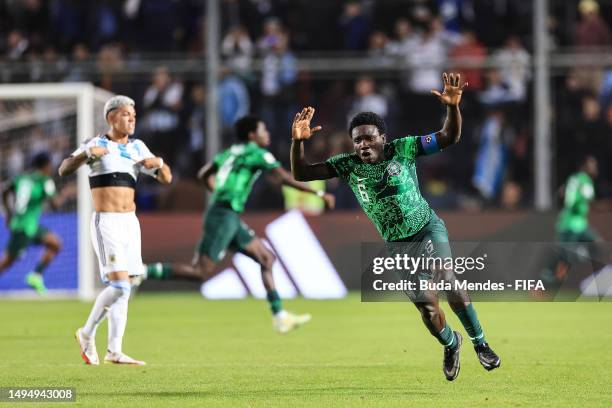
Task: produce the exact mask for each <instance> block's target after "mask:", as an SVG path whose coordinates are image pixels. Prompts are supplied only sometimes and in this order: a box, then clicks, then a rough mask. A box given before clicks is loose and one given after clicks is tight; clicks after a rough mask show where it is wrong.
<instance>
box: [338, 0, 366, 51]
mask: <svg viewBox="0 0 612 408" xmlns="http://www.w3.org/2000/svg"><path fill="white" fill-rule="evenodd" d="M339 25H340V28H341V32H342V33H344V49H345V50H348V51H362V50H365V49H366V45H367V41H368V34H369V33H370V22H369V19H368V17H367V16H366V14H365V12H364V9H363V6H362V5H361V3H360V2H359V1H356V0H349V1H347V2H346V3H345V4H344V11H343V12H342V15H341V16H340V21H339Z"/></svg>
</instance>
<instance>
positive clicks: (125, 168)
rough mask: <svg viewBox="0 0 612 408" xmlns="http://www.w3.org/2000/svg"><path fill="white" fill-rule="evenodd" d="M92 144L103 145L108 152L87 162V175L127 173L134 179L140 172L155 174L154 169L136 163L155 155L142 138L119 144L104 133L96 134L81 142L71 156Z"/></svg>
mask: <svg viewBox="0 0 612 408" xmlns="http://www.w3.org/2000/svg"><path fill="white" fill-rule="evenodd" d="M94 146H100V147H105V148H106V149H108V154H106V155H104V156H102V157H100V158H99V159H96V160H93V161H89V162H88V163H87V164H88V166H89V169H90V173H89V177H94V176H99V175H102V174H109V173H128V174H129V175H130V176H132V177H133V178H134V180H136V179H137V178H138V174H139V173H141V172H142V173H145V174H149V175H150V176H154V175H155V173H154V171H149V170H147V169H145V168H144V167H142V166H141V165H139V164H138V163H139V162H140V161H142V160H144V159H148V158H149V157H155V155H154V154H153V153H151V151H150V150H149V148H148V147H147V145H145V144H144V142H143V141H142V140H139V139H129V140H128V142H127V143H126V144H121V143H117V142H114V141H112V140H110V139H109V138H108V137H107V136H106V135H98V136H96V137H93V138H91V139H89V140H87V141H85V142H84V143H82V144H81V146H79V148H78V149H76V150H75V151H74V152H72V156H76V155H79V154H81V153H82V152H84V151H85V150H86V149H89V148H90V147H94Z"/></svg>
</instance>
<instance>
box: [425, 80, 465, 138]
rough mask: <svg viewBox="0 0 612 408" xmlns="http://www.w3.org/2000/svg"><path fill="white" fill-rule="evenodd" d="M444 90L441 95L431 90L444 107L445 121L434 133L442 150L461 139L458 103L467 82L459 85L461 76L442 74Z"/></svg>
mask: <svg viewBox="0 0 612 408" xmlns="http://www.w3.org/2000/svg"><path fill="white" fill-rule="evenodd" d="M442 80H443V83H444V89H443V91H442V93H440V92H439V91H436V90H435V89H432V91H431V93H432V94H434V95H435V96H437V97H438V99H439V100H440V102H442V104H444V105H446V119H445V120H444V126H443V127H442V130H440V131H439V132H436V138H437V140H438V146H439V147H440V149H444V148H445V147H448V146H450V145H452V144H455V143H458V142H459V140H460V139H461V112H460V111H459V102H461V94H462V93H463V89H464V88H465V87H466V86H467V82H465V83H463V84H461V76H460V75H459V74H454V73H450V74H446V72H445V73H444V74H442Z"/></svg>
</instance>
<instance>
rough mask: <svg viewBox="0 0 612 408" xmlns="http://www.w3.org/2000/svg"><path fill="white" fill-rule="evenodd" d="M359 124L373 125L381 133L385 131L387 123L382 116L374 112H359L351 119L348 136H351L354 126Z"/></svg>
mask: <svg viewBox="0 0 612 408" xmlns="http://www.w3.org/2000/svg"><path fill="white" fill-rule="evenodd" d="M361 125H374V126H376V127H377V128H378V133H380V134H381V135H384V134H386V133H387V124H386V123H385V120H384V119H383V118H382V117H380V116H379V115H378V114H376V113H374V112H360V113H358V114H356V115H355V116H354V117H353V119H351V123H350V124H349V136H351V134H352V132H353V129H354V128H356V127H357V126H361Z"/></svg>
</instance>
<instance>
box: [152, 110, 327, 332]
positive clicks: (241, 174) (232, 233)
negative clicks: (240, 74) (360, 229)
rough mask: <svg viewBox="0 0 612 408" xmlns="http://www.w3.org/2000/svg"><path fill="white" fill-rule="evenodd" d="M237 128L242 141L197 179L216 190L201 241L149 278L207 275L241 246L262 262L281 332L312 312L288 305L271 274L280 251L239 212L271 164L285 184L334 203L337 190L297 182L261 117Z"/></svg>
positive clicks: (246, 119) (246, 120) (243, 120)
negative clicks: (185, 258)
mask: <svg viewBox="0 0 612 408" xmlns="http://www.w3.org/2000/svg"><path fill="white" fill-rule="evenodd" d="M235 131H236V136H237V138H238V141H239V143H237V144H235V145H233V146H231V147H230V148H229V149H227V150H225V151H223V152H221V153H219V154H218V155H217V156H216V157H215V158H214V160H213V161H212V162H211V163H208V164H206V165H205V166H204V167H202V168H201V169H200V171H199V172H198V179H199V180H201V181H202V182H203V183H204V184H205V186H206V188H208V189H209V190H210V191H212V192H213V195H212V198H211V203H210V206H209V207H208V209H207V210H206V213H205V215H204V225H203V227H204V234H203V236H202V238H201V240H200V242H199V244H198V246H197V247H196V251H195V254H194V258H193V260H192V263H191V264H190V265H189V264H162V263H152V264H149V265H147V278H149V279H168V278H169V277H183V278H188V279H195V280H206V279H208V278H210V277H211V276H212V274H213V272H214V269H215V266H216V264H217V263H218V262H220V261H221V260H222V259H223V257H224V256H225V253H226V251H227V249H230V250H232V251H239V252H242V253H244V254H245V255H247V256H249V257H251V258H252V259H254V260H255V261H256V262H257V263H259V265H261V278H262V281H263V285H264V287H265V289H266V292H267V299H268V302H269V304H270V309H271V311H272V315H273V318H272V324H273V327H274V329H275V330H276V331H278V332H279V333H286V332H288V331H290V330H292V329H294V328H297V327H299V326H301V325H302V324H304V323H306V322H307V321H308V320H310V315H307V314H305V315H295V314H292V313H289V312H287V311H285V310H284V309H283V306H282V302H281V299H280V296H279V294H278V292H277V291H276V289H275V286H274V279H273V277H272V265H273V264H274V261H275V260H276V257H275V256H274V254H273V253H272V252H271V251H270V250H269V249H268V248H267V247H266V246H265V245H264V244H263V242H262V241H261V240H260V239H259V238H258V237H257V236H256V235H255V232H254V231H253V230H252V229H250V228H249V227H248V226H247V225H246V224H245V223H244V222H243V221H242V220H240V214H241V213H242V212H243V211H244V205H245V204H246V201H247V198H248V197H249V194H250V192H251V187H252V186H253V183H254V182H255V180H256V179H257V177H259V175H260V174H261V172H262V171H267V170H269V171H270V172H271V173H273V174H275V175H277V176H278V177H280V179H281V180H282V183H283V184H284V185H288V186H291V187H294V188H297V189H298V190H301V191H305V192H309V193H312V194H316V195H318V196H319V197H321V198H322V199H323V200H324V201H325V204H326V206H327V207H329V208H333V206H334V202H335V201H334V196H333V195H331V194H326V193H325V192H323V191H315V190H313V189H311V188H310V187H308V186H307V185H306V184H304V183H298V182H296V181H295V180H294V179H293V177H292V176H291V173H289V172H288V171H287V170H285V169H284V168H282V167H281V165H280V163H279V162H278V161H277V160H276V159H275V158H274V156H273V155H272V153H270V152H269V151H268V150H266V149H265V147H266V146H268V145H269V144H270V134H269V133H268V130H267V128H266V125H265V123H264V122H262V121H261V120H260V119H259V118H257V117H255V116H245V117H243V118H241V119H240V120H238V121H237V122H236V124H235Z"/></svg>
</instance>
